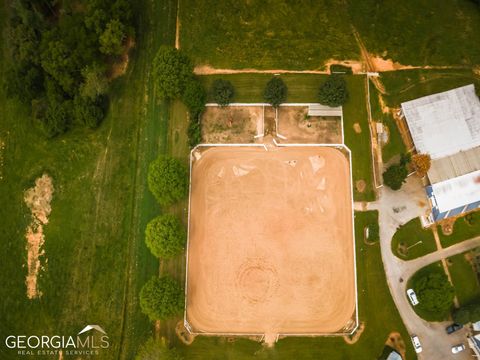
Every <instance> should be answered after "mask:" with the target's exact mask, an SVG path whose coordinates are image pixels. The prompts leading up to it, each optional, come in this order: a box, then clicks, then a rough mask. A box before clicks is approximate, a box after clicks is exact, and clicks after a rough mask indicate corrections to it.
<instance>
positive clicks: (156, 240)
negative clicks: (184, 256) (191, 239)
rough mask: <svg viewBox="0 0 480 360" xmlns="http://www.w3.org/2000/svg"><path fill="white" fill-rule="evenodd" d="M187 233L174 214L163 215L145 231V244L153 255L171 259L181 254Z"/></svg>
mask: <svg viewBox="0 0 480 360" xmlns="http://www.w3.org/2000/svg"><path fill="white" fill-rule="evenodd" d="M186 239H187V232H186V231H185V228H184V226H183V224H182V222H181V221H180V220H179V219H178V218H177V217H176V216H175V215H172V214H163V215H160V216H158V217H156V218H155V219H153V220H152V221H150V222H149V223H148V225H147V228H146V230H145V243H146V244H147V247H148V248H149V249H150V251H151V252H152V254H153V255H155V256H156V257H158V258H161V259H170V258H172V257H174V256H176V255H178V254H180V253H181V252H182V251H183V249H184V246H185V241H186Z"/></svg>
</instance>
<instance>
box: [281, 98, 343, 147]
mask: <svg viewBox="0 0 480 360" xmlns="http://www.w3.org/2000/svg"><path fill="white" fill-rule="evenodd" d="M278 132H279V134H281V135H283V136H285V137H286V138H287V140H283V141H282V142H289V143H317V144H341V143H342V123H341V119H340V117H319V116H308V107H307V106H281V107H280V108H279V109H278Z"/></svg>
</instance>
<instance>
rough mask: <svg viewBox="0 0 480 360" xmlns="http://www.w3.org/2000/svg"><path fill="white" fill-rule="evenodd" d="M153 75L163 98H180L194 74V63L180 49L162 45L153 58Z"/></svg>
mask: <svg viewBox="0 0 480 360" xmlns="http://www.w3.org/2000/svg"><path fill="white" fill-rule="evenodd" d="M153 76H154V77H155V80H156V84H157V90H158V92H159V95H160V96H161V97H162V98H165V99H174V98H178V97H180V96H181V95H182V94H183V92H184V91H185V87H186V85H187V83H188V81H189V80H190V79H191V77H192V76H193V65H192V63H191V62H190V59H189V58H188V57H187V56H186V55H184V54H183V53H181V52H180V51H179V50H177V49H175V48H171V47H168V46H161V47H160V49H159V50H158V52H157V55H156V56H155V59H154V60H153Z"/></svg>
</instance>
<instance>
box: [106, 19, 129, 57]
mask: <svg viewBox="0 0 480 360" xmlns="http://www.w3.org/2000/svg"><path fill="white" fill-rule="evenodd" d="M125 37H126V31H125V26H124V25H123V24H122V23H121V22H120V21H119V20H117V19H113V20H111V21H110V22H109V23H108V24H107V26H106V28H105V31H104V32H103V33H102V35H100V38H99V41H100V51H101V52H102V53H103V54H106V55H120V54H121V53H122V52H123V40H124V39H125Z"/></svg>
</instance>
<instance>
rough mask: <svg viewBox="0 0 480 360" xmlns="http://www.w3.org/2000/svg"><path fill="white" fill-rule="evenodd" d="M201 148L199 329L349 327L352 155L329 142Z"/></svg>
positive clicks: (196, 179) (194, 299) (197, 185)
mask: <svg viewBox="0 0 480 360" xmlns="http://www.w3.org/2000/svg"><path fill="white" fill-rule="evenodd" d="M200 149H201V153H200V152H198V151H197V153H195V154H194V155H195V156H194V159H195V160H193V161H194V162H193V164H192V183H191V202H190V225H189V226H190V229H189V230H190V233H189V245H188V269H187V271H188V272H187V281H188V284H187V308H186V319H187V321H188V323H189V324H190V326H191V329H192V331H193V332H196V333H202V332H205V333H215V334H227V333H230V334H266V336H267V337H272V336H275V335H276V334H299V335H300V334H330V333H342V332H346V329H348V331H350V330H351V329H352V328H353V327H354V325H355V311H356V309H355V304H356V294H355V271H354V247H353V239H352V236H353V235H352V227H353V224H352V204H351V184H350V166H349V162H348V159H347V157H346V156H345V155H344V154H343V153H342V152H340V151H339V150H336V149H334V148H328V147H273V148H271V149H269V151H266V150H265V149H264V148H263V147H229V148H227V147H213V148H209V149H205V148H200ZM200 154H201V155H200ZM199 155H200V156H199Z"/></svg>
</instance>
